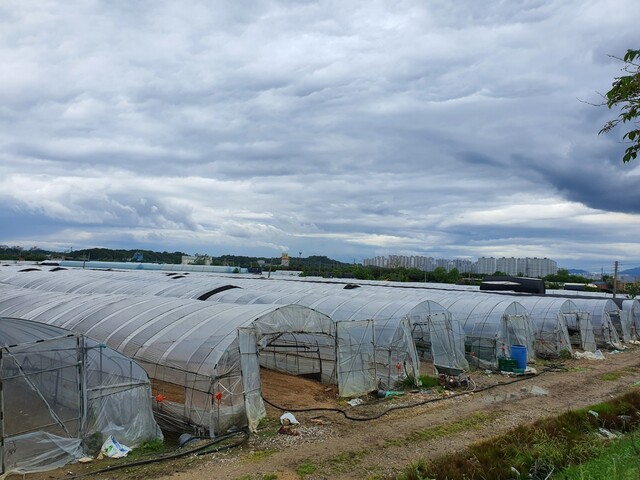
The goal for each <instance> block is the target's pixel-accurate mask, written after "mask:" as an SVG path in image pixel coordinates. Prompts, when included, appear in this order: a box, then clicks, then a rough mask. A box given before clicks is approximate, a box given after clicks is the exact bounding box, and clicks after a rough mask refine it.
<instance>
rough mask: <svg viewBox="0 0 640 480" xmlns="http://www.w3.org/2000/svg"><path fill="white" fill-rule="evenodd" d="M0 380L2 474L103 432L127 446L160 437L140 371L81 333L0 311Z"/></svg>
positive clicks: (77, 451)
mask: <svg viewBox="0 0 640 480" xmlns="http://www.w3.org/2000/svg"><path fill="white" fill-rule="evenodd" d="M0 380H1V385H2V389H1V390H0V397H1V398H0V405H1V407H2V417H1V418H2V421H1V423H0V426H1V429H0V433H1V435H2V438H1V440H2V441H1V442H0V461H1V463H2V473H3V474H9V473H17V474H26V473H32V472H39V471H46V470H51V469H54V468H58V467H61V466H62V465H65V464H67V463H71V462H73V461H75V460H78V459H79V458H82V457H84V456H86V455H93V454H95V453H96V451H97V450H99V448H100V446H101V445H102V443H103V441H104V440H106V439H107V437H108V436H109V435H114V436H115V437H116V438H117V439H118V440H119V441H120V442H122V443H123V444H125V445H128V446H131V447H135V446H137V445H139V444H141V443H142V442H144V441H147V440H152V439H154V438H162V432H161V431H160V429H159V428H158V426H157V424H156V422H155V420H154V418H153V413H152V409H151V398H152V397H151V385H150V383H149V378H148V377H147V374H146V372H145V371H144V370H143V369H142V368H141V367H140V366H139V365H138V364H136V363H135V362H133V361H132V360H131V359H129V358H126V357H125V356H123V355H122V354H120V353H118V352H116V351H114V350H112V349H111V348H109V347H107V346H105V345H101V344H99V343H98V342H96V341H95V340H92V339H91V338H88V337H85V336H83V335H80V334H76V333H73V332H70V331H68V330H66V329H63V328H60V327H57V326H53V325H45V324H42V323H38V322H33V321H29V320H25V319H21V318H9V317H2V318H0ZM26 405H28V406H29V408H25V406H26Z"/></svg>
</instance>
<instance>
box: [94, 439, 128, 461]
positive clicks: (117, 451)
mask: <svg viewBox="0 0 640 480" xmlns="http://www.w3.org/2000/svg"><path fill="white" fill-rule="evenodd" d="M130 451H131V449H130V448H129V447H127V446H126V445H122V444H121V443H120V442H118V440H116V439H115V438H113V435H109V438H107V439H106V440H105V441H104V443H103V444H102V447H101V448H100V453H102V454H103V455H104V456H105V457H109V458H122V457H126V456H127V455H128V454H129V452H130Z"/></svg>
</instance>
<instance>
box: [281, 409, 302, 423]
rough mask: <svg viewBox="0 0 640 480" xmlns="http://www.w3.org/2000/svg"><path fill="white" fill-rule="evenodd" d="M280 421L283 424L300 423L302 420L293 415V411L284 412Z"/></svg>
mask: <svg viewBox="0 0 640 480" xmlns="http://www.w3.org/2000/svg"><path fill="white" fill-rule="evenodd" d="M280 423H281V424H282V425H289V424H291V425H299V424H300V422H299V421H298V419H297V418H296V417H294V416H293V413H291V412H284V413H283V414H282V415H281V416H280Z"/></svg>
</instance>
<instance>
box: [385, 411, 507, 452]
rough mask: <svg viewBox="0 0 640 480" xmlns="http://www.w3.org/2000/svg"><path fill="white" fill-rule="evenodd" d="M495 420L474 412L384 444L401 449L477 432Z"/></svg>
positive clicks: (489, 416) (484, 413) (484, 414)
mask: <svg viewBox="0 0 640 480" xmlns="http://www.w3.org/2000/svg"><path fill="white" fill-rule="evenodd" d="M495 418H496V414H490V413H487V412H476V413H474V414H473V415H470V416H468V417H464V418H460V419H458V420H455V421H453V422H450V423H445V424H443V425H438V426H436V427H431V428H427V429H426V430H420V431H417V432H412V433H411V434H410V435H408V436H407V437H405V438H402V439H394V440H387V441H386V444H387V445H391V446H396V447H403V446H406V445H409V444H411V443H415V442H418V441H419V442H426V441H429V440H433V439H434V438H439V437H446V436H447V435H455V434H457V433H462V432H469V431H471V430H477V429H479V428H481V427H482V426H484V425H485V424H486V423H488V422H490V421H492V420H494V419H495Z"/></svg>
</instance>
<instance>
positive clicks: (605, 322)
mask: <svg viewBox="0 0 640 480" xmlns="http://www.w3.org/2000/svg"><path fill="white" fill-rule="evenodd" d="M572 301H573V303H575V304H576V306H577V307H578V308H579V309H580V310H582V311H585V312H588V313H589V314H590V315H591V322H592V324H593V334H594V337H595V340H596V345H597V346H598V347H599V348H602V347H609V348H622V342H621V341H620V335H619V333H618V332H619V331H620V332H622V319H621V317H620V309H619V308H618V307H617V305H616V304H615V303H614V302H613V301H612V300H610V299H602V300H598V299H589V298H584V299H583V298H573V299H572ZM616 324H617V325H618V326H617V327H616Z"/></svg>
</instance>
